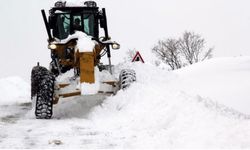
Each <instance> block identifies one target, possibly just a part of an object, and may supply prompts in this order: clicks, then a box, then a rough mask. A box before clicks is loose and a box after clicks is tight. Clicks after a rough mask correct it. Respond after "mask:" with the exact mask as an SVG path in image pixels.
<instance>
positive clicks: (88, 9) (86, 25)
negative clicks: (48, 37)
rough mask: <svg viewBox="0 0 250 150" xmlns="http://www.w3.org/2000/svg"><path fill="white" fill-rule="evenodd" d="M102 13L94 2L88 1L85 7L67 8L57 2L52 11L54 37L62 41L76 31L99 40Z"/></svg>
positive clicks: (50, 22)
mask: <svg viewBox="0 0 250 150" xmlns="http://www.w3.org/2000/svg"><path fill="white" fill-rule="evenodd" d="M101 15H102V14H101V13H100V12H99V10H98V7H97V6H96V3H95V2H94V1H87V2H85V3H84V6H77V7H74V6H66V3H63V2H61V1H59V2H56V3H55V6H54V7H53V8H52V9H51V10H50V16H49V26H50V29H52V34H53V37H55V38H57V39H59V40H62V39H66V38H67V37H68V36H69V35H71V34H74V33H75V31H82V32H84V33H86V34H87V35H89V36H92V37H94V38H96V39H98V38H99V19H101Z"/></svg>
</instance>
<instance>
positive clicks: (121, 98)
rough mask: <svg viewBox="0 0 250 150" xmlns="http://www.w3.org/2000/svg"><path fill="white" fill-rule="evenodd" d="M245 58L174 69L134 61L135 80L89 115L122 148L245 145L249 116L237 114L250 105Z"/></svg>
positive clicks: (213, 60) (246, 143) (249, 133)
mask: <svg viewBox="0 0 250 150" xmlns="http://www.w3.org/2000/svg"><path fill="white" fill-rule="evenodd" d="M249 61H250V57H239V58H220V59H219V58H218V59H212V60H210V61H207V62H202V63H199V64H196V65H194V66H190V67H186V68H183V69H181V70H178V71H175V72H167V71H162V70H159V69H158V68H155V67H153V66H149V65H143V64H136V65H134V66H131V67H132V68H134V69H135V70H136V72H137V76H138V80H137V83H135V84H134V85H132V86H131V87H130V88H129V89H128V90H126V91H120V92H119V93H118V94H117V95H116V96H115V97H113V98H109V99H108V100H106V101H105V103H104V104H103V105H102V106H100V107H98V108H95V110H94V111H93V112H92V115H91V117H90V118H91V119H93V120H94V122H95V123H96V125H97V128H100V130H106V131H107V132H111V133H112V135H113V136H115V137H116V136H118V137H119V138H121V139H124V140H123V142H122V144H124V143H126V144H125V145H120V146H124V147H126V148H127V147H129V148H132V147H137V148H138V147H139V148H245V147H248V148H249V146H250V144H249V142H248V141H249V139H250V131H249V129H250V128H249V125H250V124H249V123H250V122H249V120H248V119H249V116H248V115H246V114H243V113H241V112H243V111H245V108H246V107H247V106H248V107H249V106H250V105H249V102H248V101H247V100H250V99H249V96H248V93H247V92H246V91H247V90H248V89H249V88H248V87H249V86H250V82H249V80H248V76H249V75H250V70H249V67H250V63H249ZM224 75H225V78H224ZM239 81H242V82H244V86H242V82H239ZM221 84H222V85H221ZM223 85H224V86H223ZM231 86H233V87H231ZM222 87H223V88H222ZM210 89H211V90H210ZM217 90H220V91H219V92H218V91H217ZM229 91H230V92H231V93H230V92H229ZM228 95H235V96H234V97H230V98H231V99H230V100H229V101H228V102H227V101H226V99H227V98H228V97H229V96H228ZM237 95H238V97H237ZM213 98H214V99H213ZM234 98H236V99H234ZM236 101H238V102H240V103H241V104H239V105H236V108H237V110H236V109H234V104H236ZM225 104H230V107H228V106H227V105H225ZM244 105H245V107H243V106H244ZM238 106H239V107H238ZM240 106H241V107H240ZM231 107H232V108H231ZM124 141H126V142H124Z"/></svg>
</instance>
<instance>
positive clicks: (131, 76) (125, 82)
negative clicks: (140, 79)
mask: <svg viewBox="0 0 250 150" xmlns="http://www.w3.org/2000/svg"><path fill="white" fill-rule="evenodd" d="M119 78H120V89H126V88H127V87H129V86H130V85H131V83H133V82H135V81H136V73H135V71H134V70H132V69H124V70H122V71H121V73H120V77H119Z"/></svg>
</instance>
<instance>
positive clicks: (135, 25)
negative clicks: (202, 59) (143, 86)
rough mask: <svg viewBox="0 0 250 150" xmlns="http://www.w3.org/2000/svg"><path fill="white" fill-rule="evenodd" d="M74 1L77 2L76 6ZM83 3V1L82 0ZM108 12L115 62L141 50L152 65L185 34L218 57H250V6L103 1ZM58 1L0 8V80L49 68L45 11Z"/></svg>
mask: <svg viewBox="0 0 250 150" xmlns="http://www.w3.org/2000/svg"><path fill="white" fill-rule="evenodd" d="M71 1H74V0H71ZM78 1H79V0H78ZM97 2H98V3H99V6H100V7H106V9H107V10H106V11H107V13H108V25H109V32H110V35H111V37H112V39H113V40H115V41H118V42H119V43H120V44H121V46H122V48H121V50H120V51H113V57H114V60H113V62H115V63H117V62H118V61H119V60H122V59H123V56H122V55H124V53H125V51H126V50H127V49H133V48H136V49H138V50H140V51H141V53H142V56H143V57H145V58H144V59H145V60H146V61H147V60H148V61H150V49H151V48H152V47H153V46H154V44H155V43H156V42H157V40H159V39H164V38H168V37H178V36H181V34H182V33H183V32H184V31H185V30H188V31H194V32H196V33H199V34H201V35H202V36H203V37H204V38H205V39H206V41H207V45H208V46H210V47H212V46H214V47H215V51H214V56H215V57H222V56H240V55H250V45H249V43H250V42H249V41H250V38H249V36H250V9H249V6H250V1H249V0H147V1H145V0H124V1H119V0H97ZM53 3H54V1H53V0H23V1H19V0H5V1H3V2H2V3H1V5H0V13H1V14H2V15H1V16H2V21H1V23H0V33H1V34H0V44H1V50H0V51H1V55H0V69H1V74H0V78H3V77H7V76H13V75H17V76H21V77H24V78H25V79H26V80H29V76H30V71H31V68H32V66H34V65H35V64H36V62H37V61H39V62H41V64H42V65H44V66H46V67H47V66H48V63H49V61H50V52H49V50H48V49H47V41H46V40H47V35H46V30H45V27H44V24H43V21H42V17H41V13H40V10H41V9H42V8H44V9H45V10H46V11H48V10H49V8H50V6H52V5H53Z"/></svg>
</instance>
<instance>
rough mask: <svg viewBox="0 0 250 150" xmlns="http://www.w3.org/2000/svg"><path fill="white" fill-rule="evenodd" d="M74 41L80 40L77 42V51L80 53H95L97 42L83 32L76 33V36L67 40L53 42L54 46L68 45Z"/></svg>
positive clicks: (70, 36)
mask: <svg viewBox="0 0 250 150" xmlns="http://www.w3.org/2000/svg"><path fill="white" fill-rule="evenodd" d="M72 39H78V40H77V49H78V50H79V52H93V50H94V48H95V45H96V43H95V41H93V40H92V37H91V36H88V35H87V34H86V33H84V32H81V31H75V33H74V34H72V35H69V36H68V37H67V38H66V39H64V40H60V41H59V40H58V41H55V42H53V43H54V44H66V43H67V42H69V41H70V40H72Z"/></svg>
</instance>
